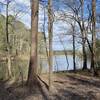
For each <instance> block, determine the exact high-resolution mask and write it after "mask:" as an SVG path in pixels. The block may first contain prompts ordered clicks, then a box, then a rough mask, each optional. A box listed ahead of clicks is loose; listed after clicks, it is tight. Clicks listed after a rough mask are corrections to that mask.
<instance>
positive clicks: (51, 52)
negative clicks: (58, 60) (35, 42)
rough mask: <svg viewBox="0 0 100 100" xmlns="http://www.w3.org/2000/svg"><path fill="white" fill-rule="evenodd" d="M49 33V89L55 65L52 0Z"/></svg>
mask: <svg viewBox="0 0 100 100" xmlns="http://www.w3.org/2000/svg"><path fill="white" fill-rule="evenodd" d="M48 33H49V89H50V88H51V73H52V67H53V51H52V37H53V17H52V0H48Z"/></svg>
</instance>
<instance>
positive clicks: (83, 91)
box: [51, 74, 100, 100]
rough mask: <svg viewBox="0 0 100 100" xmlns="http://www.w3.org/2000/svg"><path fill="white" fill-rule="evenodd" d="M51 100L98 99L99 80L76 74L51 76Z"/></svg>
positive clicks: (99, 97) (99, 90)
mask: <svg viewBox="0 0 100 100" xmlns="http://www.w3.org/2000/svg"><path fill="white" fill-rule="evenodd" d="M53 88H54V90H55V91H53V92H52V94H51V97H52V99H53V100H100V80H99V79H95V78H94V79H93V78H92V79H91V77H83V76H78V75H71V74H69V75H62V76H61V75H56V76H55V77H54V78H53Z"/></svg>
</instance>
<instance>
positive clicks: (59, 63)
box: [41, 55, 90, 71]
mask: <svg viewBox="0 0 100 100" xmlns="http://www.w3.org/2000/svg"><path fill="white" fill-rule="evenodd" d="M67 58H68V63H67V61H66V57H65V56H64V55H56V56H54V57H53V71H64V70H73V56H72V55H68V56H67ZM41 63H42V71H47V70H48V67H47V66H48V64H47V63H48V62H47V60H42V61H41ZM82 64H83V61H82V58H80V57H76V69H81V68H82ZM89 66H90V62H89V61H88V68H89Z"/></svg>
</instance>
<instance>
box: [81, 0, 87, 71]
mask: <svg viewBox="0 0 100 100" xmlns="http://www.w3.org/2000/svg"><path fill="white" fill-rule="evenodd" d="M81 18H82V27H81V33H82V50H83V70H85V69H87V55H86V49H85V48H86V34H85V32H84V31H85V28H84V20H83V19H84V0H81Z"/></svg>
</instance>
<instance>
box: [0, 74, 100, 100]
mask: <svg viewBox="0 0 100 100" xmlns="http://www.w3.org/2000/svg"><path fill="white" fill-rule="evenodd" d="M47 77H48V76H47V75H42V76H41V78H42V79H43V80H44V81H45V82H46V83H48V80H47ZM12 83H13V82H12ZM12 83H11V82H8V81H7V82H6V81H0V100H100V79H99V78H96V77H92V76H87V75H80V74H79V73H54V74H53V75H52V86H51V90H50V94H49V99H47V98H45V97H44V95H43V93H42V92H41V89H40V88H39V87H38V86H35V87H33V88H32V89H31V91H29V88H27V87H26V86H25V85H23V86H22V85H20V84H21V83H13V84H12ZM45 92H46V93H47V92H48V93H49V91H45ZM48 93H47V94H48Z"/></svg>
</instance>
